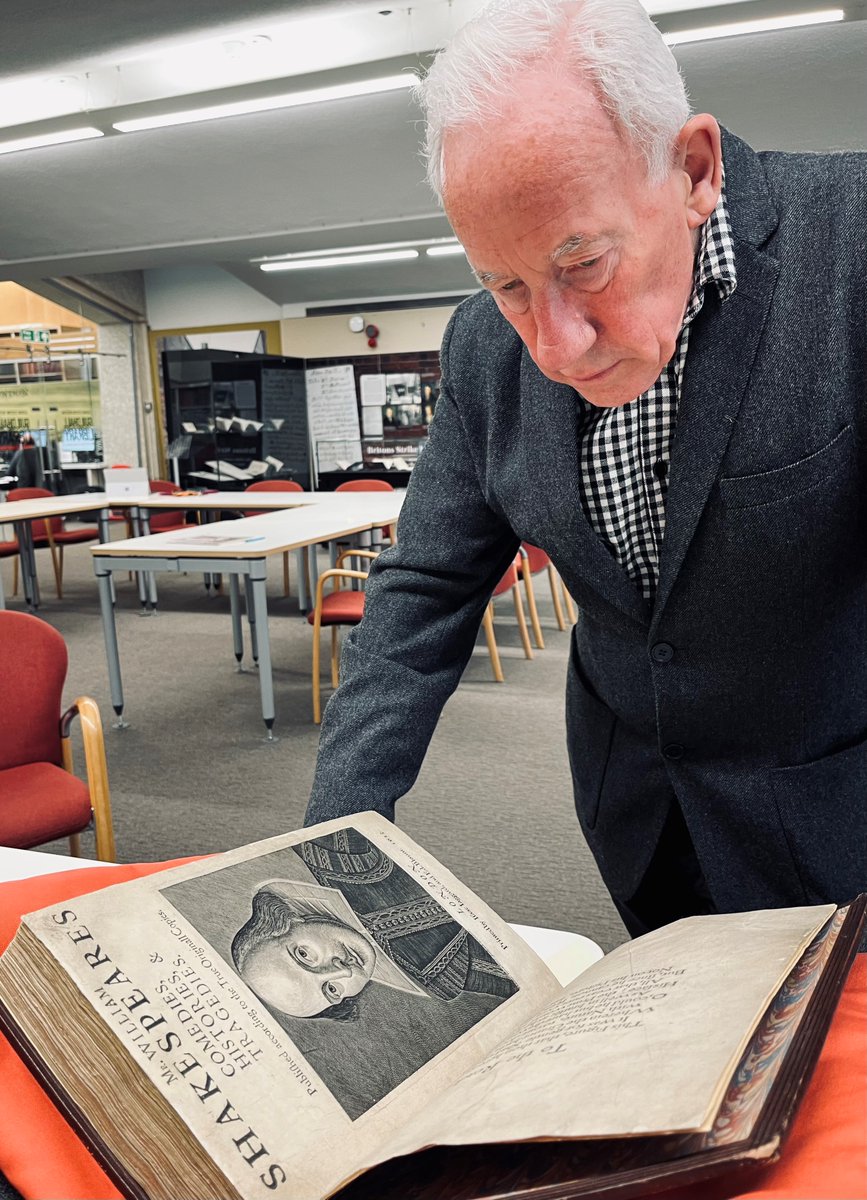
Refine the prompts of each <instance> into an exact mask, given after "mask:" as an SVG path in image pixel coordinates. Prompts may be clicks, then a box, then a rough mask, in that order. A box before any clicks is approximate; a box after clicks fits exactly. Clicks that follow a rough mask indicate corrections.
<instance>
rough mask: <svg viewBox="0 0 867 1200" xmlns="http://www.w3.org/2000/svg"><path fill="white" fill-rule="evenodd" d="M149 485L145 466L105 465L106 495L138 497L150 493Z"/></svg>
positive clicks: (117, 497) (118, 497) (116, 497)
mask: <svg viewBox="0 0 867 1200" xmlns="http://www.w3.org/2000/svg"><path fill="white" fill-rule="evenodd" d="M150 490H151V485H150V481H149V480H148V473H147V469H146V468H145V467H107V468H106V471H105V491H106V495H108V496H113V497H115V499H118V500H119V499H120V498H121V497H122V496H123V497H126V498H133V499H136V498H140V497H142V496H148V495H150Z"/></svg>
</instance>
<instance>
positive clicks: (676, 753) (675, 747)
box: [662, 742, 686, 759]
mask: <svg viewBox="0 0 867 1200" xmlns="http://www.w3.org/2000/svg"><path fill="white" fill-rule="evenodd" d="M662 753H663V754H664V755H665V757H666V758H673V759H678V758H683V756H684V754H685V753H686V750H685V748H684V747H683V746H681V744H680V742H669V744H668V745H667V746H663V747H662Z"/></svg>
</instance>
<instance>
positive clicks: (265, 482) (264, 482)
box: [244, 479, 307, 596]
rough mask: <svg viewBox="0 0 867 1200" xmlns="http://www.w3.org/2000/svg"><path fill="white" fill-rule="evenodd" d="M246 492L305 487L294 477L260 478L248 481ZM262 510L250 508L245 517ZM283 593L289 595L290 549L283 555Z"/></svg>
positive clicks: (292, 490) (297, 490)
mask: <svg viewBox="0 0 867 1200" xmlns="http://www.w3.org/2000/svg"><path fill="white" fill-rule="evenodd" d="M244 491H245V492H303V491H304V488H303V487H302V486H301V484H300V483H296V482H295V480H294V479H260V480H258V481H257V482H256V483H248V484H247V486H246V487H245V488H244ZM261 511H262V510H261V509H259V508H252V509H249V510H248V511H246V512H245V513H244V516H245V517H258V516H259V514H260V512H261ZM303 558H304V564H305V566H304V569H305V570H306V569H307V551H306V549H305V550H304V556H303ZM283 595H284V596H288V595H289V551H288V550H287V551H286V552H285V554H284V555H283Z"/></svg>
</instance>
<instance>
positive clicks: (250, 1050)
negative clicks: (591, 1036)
mask: <svg viewBox="0 0 867 1200" xmlns="http://www.w3.org/2000/svg"><path fill="white" fill-rule="evenodd" d="M25 923H26V925H27V927H28V929H29V930H30V931H32V934H33V935H34V936H35V937H37V938H38V939H39V941H40V942H41V943H42V944H43V945H44V946H45V947H46V948H47V949H48V950H49V951H50V953H51V954H52V955H53V956H54V958H55V959H56V961H57V962H59V963H60V964H61V965H62V967H63V968H64V970H65V971H66V972H67V973H68V975H69V976H70V977H71V979H72V980H73V981H74V983H75V985H76V987H77V988H78V989H79V991H80V993H81V996H82V1000H83V1001H85V1002H86V1003H87V1004H88V1005H89V1006H91V1008H92V1009H93V1010H94V1011H95V1013H96V1014H98V1016H99V1018H100V1019H101V1020H102V1021H104V1022H105V1024H106V1026H107V1027H108V1028H109V1029H110V1030H112V1031H113V1034H114V1036H115V1037H116V1039H117V1043H116V1044H117V1046H118V1050H119V1052H120V1051H121V1050H122V1051H123V1052H124V1053H125V1054H126V1055H128V1056H129V1057H130V1058H131V1059H132V1060H133V1061H135V1062H136V1063H137V1064H138V1066H139V1067H140V1068H141V1070H142V1071H144V1072H145V1073H146V1075H147V1077H148V1078H149V1079H150V1081H151V1083H152V1084H153V1086H154V1087H156V1088H157V1089H158V1090H159V1091H160V1092H161V1093H162V1094H163V1095H164V1096H165V1097H166V1098H167V1099H168V1100H169V1102H170V1103H171V1104H172V1106H173V1107H174V1109H175V1111H176V1112H177V1113H178V1114H179V1116H180V1118H181V1119H182V1121H183V1122H185V1123H186V1125H187V1126H188V1127H189V1128H190V1129H191V1130H192V1131H193V1133H194V1134H195V1136H196V1137H197V1138H198V1139H199V1140H200V1141H201V1142H202V1144H203V1145H204V1146H205V1147H206V1149H207V1151H208V1153H209V1155H210V1156H211V1157H212V1158H213V1159H214V1160H215V1162H216V1163H217V1164H218V1166H219V1167H220V1169H221V1170H222V1171H223V1172H224V1173H225V1174H226V1176H227V1177H228V1178H229V1179H230V1180H231V1181H232V1183H233V1184H234V1185H235V1186H236V1187H237V1188H238V1190H239V1192H240V1193H241V1194H242V1195H244V1197H245V1198H246V1197H250V1198H251V1200H254V1198H255V1200H258V1198H259V1197H265V1196H268V1195H272V1194H277V1195H281V1194H282V1195H290V1196H291V1197H292V1198H293V1200H315V1198H319V1197H321V1196H323V1195H325V1194H326V1193H328V1192H329V1191H331V1190H333V1188H335V1187H336V1186H337V1185H338V1184H339V1183H341V1182H342V1181H343V1180H345V1179H346V1178H347V1177H349V1176H350V1175H352V1174H354V1173H355V1172H356V1171H357V1170H358V1168H359V1167H360V1165H361V1164H362V1162H364V1161H366V1160H369V1159H371V1158H376V1157H379V1156H381V1155H380V1154H379V1151H378V1147H380V1146H381V1145H382V1144H383V1143H385V1142H386V1141H387V1140H390V1138H391V1137H393V1136H394V1133H395V1131H396V1130H397V1129H398V1128H399V1127H400V1126H401V1125H402V1124H403V1123H404V1122H405V1121H406V1120H407V1119H408V1118H410V1117H411V1116H413V1115H414V1114H417V1113H420V1112H422V1111H423V1110H424V1108H425V1107H426V1106H427V1105H428V1104H429V1103H430V1102H431V1100H432V1098H433V1097H434V1096H438V1095H439V1094H441V1092H442V1091H444V1090H445V1089H446V1088H448V1087H449V1086H450V1085H451V1084H453V1083H454V1082H455V1081H456V1080H457V1079H458V1078H460V1077H461V1076H462V1075H464V1074H466V1072H467V1071H468V1070H470V1069H471V1068H472V1067H474V1066H476V1065H477V1064H478V1063H479V1062H481V1061H482V1060H483V1058H484V1057H485V1056H486V1055H487V1054H489V1053H490V1051H491V1050H492V1049H493V1048H494V1047H495V1046H496V1045H497V1044H498V1043H500V1042H501V1041H502V1040H503V1038H504V1037H508V1036H510V1035H511V1034H513V1033H514V1032H515V1031H516V1030H517V1029H518V1028H520V1026H521V1025H522V1024H524V1023H525V1022H526V1021H527V1020H528V1019H529V1018H530V1017H531V1016H532V1015H533V1013H534V1012H535V1011H537V1010H538V1009H539V1007H540V1006H542V1005H543V1004H545V1003H547V1002H548V1001H549V1000H550V999H551V998H553V997H554V996H556V995H558V994H560V993H561V991H562V989H561V988H560V986H559V984H557V982H556V980H555V979H554V978H553V976H552V975H551V974H550V972H549V971H548V969H547V968H546V967H545V966H544V964H543V963H542V962H541V960H539V959H538V958H537V957H536V956H535V954H534V953H533V952H532V951H531V950H530V948H529V947H528V946H527V945H526V943H524V942H522V941H521V939H520V938H518V937H517V936H516V935H515V933H514V931H513V930H512V929H511V928H510V926H508V925H507V924H506V923H505V922H503V921H501V920H500V919H499V918H498V917H496V916H495V914H494V913H493V912H492V911H491V910H490V909H489V908H488V907H487V905H485V904H484V903H483V902H482V901H481V900H479V899H478V898H477V897H475V896H474V895H473V894H472V893H471V892H470V891H469V890H468V889H466V888H464V887H463V886H462V885H461V884H460V883H459V882H458V880H456V879H455V878H454V876H452V875H451V874H450V873H449V872H448V871H446V870H445V868H443V867H441V866H440V864H438V863H437V862H436V861H435V860H434V859H433V858H432V857H431V856H430V855H427V854H426V853H425V852H424V851H422V850H421V849H419V848H418V847H417V846H415V844H414V843H413V842H412V841H411V840H410V839H409V838H407V837H406V836H405V835H404V834H403V833H402V832H401V831H400V830H399V829H397V828H395V827H394V826H392V825H391V824H390V823H389V822H387V821H386V820H385V819H384V818H382V817H380V816H378V815H376V814H370V813H367V814H361V815H359V816H354V817H352V818H349V819H346V820H343V821H332V822H327V823H325V824H323V825H319V826H315V827H313V828H311V829H308V830H304V831H301V832H298V833H295V834H289V835H286V836H283V837H279V838H272V839H270V840H268V841H266V842H261V843H258V844H256V845H254V846H251V847H245V848H243V849H241V850H237V851H233V852H231V853H228V854H224V855H219V856H216V857H214V858H212V859H209V860H207V861H204V862H199V863H194V864H191V865H188V866H185V867H181V868H177V869H175V870H172V871H167V872H164V873H158V874H156V875H152V876H149V877H147V878H145V879H141V880H135V881H133V882H130V883H125V884H120V885H117V886H115V887H112V888H107V889H105V890H103V891H101V892H97V893H94V894H92V895H87V896H82V897H79V898H76V899H74V900H70V901H68V902H64V903H63V904H57V905H53V906H52V907H51V908H48V909H45V910H42V911H41V912H40V913H37V914H32V915H30V916H28V917H26V918H25ZM27 1019H28V1020H31V1019H33V1020H39V1019H40V1017H39V1016H38V1015H36V1014H34V1015H33V1016H32V1017H31V1015H29V1014H28V1016H27ZM239 1131H240V1133H239ZM248 1131H249V1132H248ZM242 1135H243V1136H242ZM116 1136H120V1137H123V1136H124V1134H123V1131H121V1132H120V1133H119V1134H117V1135H116ZM239 1140H240V1144H239ZM251 1161H252V1162H254V1163H255V1168H256V1169H255V1170H251ZM275 1180H278V1181H279V1182H280V1183H284V1184H285V1187H283V1188H282V1189H278V1190H276V1192H275V1190H274V1189H275V1183H274V1181H275Z"/></svg>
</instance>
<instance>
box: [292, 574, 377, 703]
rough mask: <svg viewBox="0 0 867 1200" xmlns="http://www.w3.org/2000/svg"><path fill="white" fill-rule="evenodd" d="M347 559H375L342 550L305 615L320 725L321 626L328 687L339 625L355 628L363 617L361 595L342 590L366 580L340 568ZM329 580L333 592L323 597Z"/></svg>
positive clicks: (335, 665) (336, 662)
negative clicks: (327, 646) (325, 633)
mask: <svg viewBox="0 0 867 1200" xmlns="http://www.w3.org/2000/svg"><path fill="white" fill-rule="evenodd" d="M347 558H368V559H371V558H376V553H375V551H373V550H344V551H343V553H342V554H341V555H340V557H339V558H338V559H337V565H336V566H335V567H332V568H331V569H330V570H328V571H323V572H322V574H321V575H320V576H319V581H318V583H317V584H316V603H315V604H314V606H313V611H312V612H309V613H308V614H307V621H308V624H310V625H312V626H313V720H314V721H315V723H316V724H317V725H319V724H320V723H321V721H322V701H321V697H320V686H319V662H320V647H319V639H320V633H321V630H322V626H323V625H330V626H331V686H332V687H334V688H336V687H337V683H338V676H339V668H340V657H339V649H338V642H337V626H338V625H357V624H358V623H359V621H360V620H361V618H362V617H363V615H364V592H362V591H358V592H354V591H352V590H351V588H344V587H342V586H341V585H342V583H343V581H344V580H345V579H366V578H367V572H366V571H355V570H348V569H346V568H344V567H342V566H341V564H342V563H343V562H344V561H345V560H346V559H347ZM329 579H330V580H331V584H332V591H330V592H329V593H328V595H326V594H325V583H326V581H327V580H329Z"/></svg>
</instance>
